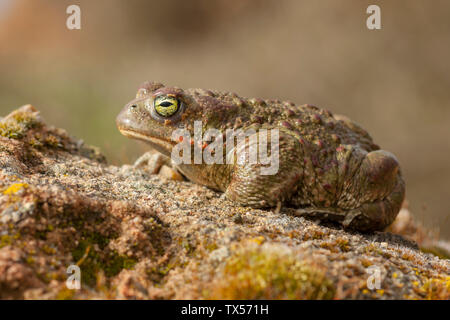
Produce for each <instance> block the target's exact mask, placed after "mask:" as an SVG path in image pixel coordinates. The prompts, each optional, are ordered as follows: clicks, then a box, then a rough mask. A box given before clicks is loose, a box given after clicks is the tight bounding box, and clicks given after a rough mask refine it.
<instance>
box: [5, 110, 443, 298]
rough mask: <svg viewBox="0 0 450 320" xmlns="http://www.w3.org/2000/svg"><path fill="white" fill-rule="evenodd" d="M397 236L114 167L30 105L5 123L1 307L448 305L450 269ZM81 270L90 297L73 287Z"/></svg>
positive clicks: (131, 168) (83, 288) (143, 170)
mask: <svg viewBox="0 0 450 320" xmlns="http://www.w3.org/2000/svg"><path fill="white" fill-rule="evenodd" d="M164 167H165V165H164V164H161V169H162V170H166V171H167V170H168V169H170V168H168V167H167V169H164ZM169 176H170V175H169ZM392 232H394V231H392V230H391V233H383V232H381V233H374V234H360V233H356V232H352V233H349V232H346V231H344V230H342V229H340V228H338V227H336V226H333V225H322V224H315V223H314V222H313V221H310V220H307V219H305V218H303V217H298V216H296V215H295V209H293V208H281V209H280V212H279V213H276V212H273V210H272V211H271V210H256V209H249V208H243V207H239V206H237V205H235V204H234V203H231V202H229V201H227V200H226V199H225V198H224V197H223V196H222V194H220V193H217V192H214V191H212V190H210V189H207V188H206V187H203V186H199V185H196V184H193V183H191V182H188V181H174V180H170V179H166V178H164V177H161V176H160V175H155V174H152V173H151V172H149V170H148V169H146V168H145V166H140V165H138V166H130V165H124V166H122V167H117V166H112V165H108V164H107V163H106V161H105V158H104V157H103V156H102V155H101V154H100V152H99V151H98V149H96V148H92V147H89V146H86V145H84V144H83V142H82V141H81V140H77V139H75V138H72V137H70V136H69V135H68V134H67V133H66V132H65V131H64V130H62V129H57V128H53V127H50V126H47V125H45V123H44V122H43V121H42V119H40V118H39V115H38V112H37V111H36V109H35V108H33V107H31V106H26V107H22V108H20V109H18V110H16V111H15V112H13V113H11V114H10V115H8V116H6V117H5V118H3V119H2V120H1V121H0V298H2V299H8V298H27V299H94V298H95V299H114V298H120V299H157V298H158V299H161V298H162V299H207V298H223V299H235V298H245V299H247V298H249V299H259V298H261V299H403V298H408V299H409V298H410V299H428V298H431V299H449V298H450V292H449V290H450V289H449V288H450V277H449V270H450V264H449V260H447V259H441V258H439V257H437V256H434V255H432V254H430V253H424V252H421V251H420V250H418V249H417V246H416V245H415V242H413V241H412V240H411V239H410V240H407V239H405V238H404V237H403V236H401V235H398V234H393V233H392ZM413 240H414V239H413ZM70 265H76V266H79V267H80V270H81V289H79V290H73V289H69V288H67V287H66V280H67V276H68V274H67V268H68V267H69V266H70ZM374 270H376V271H378V273H376V274H378V275H379V277H380V279H379V280H380V287H379V288H372V283H371V282H370V281H371V279H372V278H373V277H372V278H370V277H371V275H372V274H373V271H374Z"/></svg>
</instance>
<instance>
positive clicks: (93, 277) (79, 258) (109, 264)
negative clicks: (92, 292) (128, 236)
mask: <svg viewBox="0 0 450 320" xmlns="http://www.w3.org/2000/svg"><path fill="white" fill-rule="evenodd" d="M108 242H109V239H107V238H105V237H102V236H100V235H99V234H93V235H92V236H91V237H89V238H88V239H85V240H82V241H80V243H79V244H78V246H77V247H76V248H75V249H74V250H73V251H72V257H73V259H74V261H75V262H76V263H77V264H78V265H79V266H80V269H81V281H82V282H83V283H85V284H87V285H88V286H91V287H93V286H95V284H96V282H97V275H98V273H99V272H100V271H103V272H104V274H105V276H107V277H112V276H115V275H117V274H118V273H119V272H120V271H121V270H122V269H131V268H133V267H134V265H135V264H136V262H137V260H135V259H133V258H130V257H127V256H125V255H120V254H118V253H117V252H116V251H114V250H107V249H105V247H106V245H107V243H108ZM95 245H97V246H95ZM96 247H97V248H98V249H95V248H96Z"/></svg>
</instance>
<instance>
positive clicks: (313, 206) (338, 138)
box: [117, 82, 405, 231]
mask: <svg viewBox="0 0 450 320" xmlns="http://www.w3.org/2000/svg"><path fill="white" fill-rule="evenodd" d="M198 123H201V131H202V133H205V132H206V131H207V130H208V129H212V128H214V129H217V130H219V131H220V132H223V134H224V135H225V132H226V130H227V129H228V130H230V129H233V130H238V129H242V130H250V129H252V130H256V133H255V135H256V139H251V138H252V137H247V139H246V141H245V142H246V143H247V148H249V146H251V145H252V143H253V144H255V145H256V144H257V148H256V149H257V150H259V149H258V148H261V146H260V145H259V144H258V141H262V138H261V136H260V135H259V132H260V130H262V129H266V130H271V129H278V131H277V133H278V136H277V138H278V137H279V139H278V140H277V141H276V142H274V141H272V140H271V145H270V146H269V147H268V149H269V150H272V152H273V150H275V149H271V147H272V146H273V145H274V144H276V147H277V148H276V150H277V157H278V160H279V161H278V163H277V171H276V173H274V174H267V173H266V174H262V172H261V167H263V165H262V164H261V163H251V162H249V161H247V162H245V161H244V162H238V161H236V157H235V158H234V160H233V161H232V162H231V163H230V162H229V161H226V160H227V159H225V158H226V157H227V156H229V153H228V154H227V153H226V152H223V154H221V157H222V156H223V160H224V161H221V163H217V162H216V163H205V162H204V161H203V162H200V163H199V162H198V161H195V162H194V153H191V154H190V157H191V159H190V160H191V161H190V162H189V163H181V164H178V165H176V168H177V169H178V170H179V171H180V172H181V173H182V174H183V175H185V176H186V177H187V178H188V179H189V180H191V181H194V182H196V183H199V184H202V185H205V186H208V187H210V188H213V189H215V190H219V191H223V192H225V195H226V197H227V198H228V199H230V200H232V201H234V202H236V203H238V204H240V205H244V206H250V207H254V208H264V207H275V206H277V205H280V204H284V205H287V206H293V207H295V208H298V212H299V213H300V214H303V215H307V216H311V217H316V218H318V219H321V220H333V221H336V222H339V223H341V224H342V225H343V226H344V227H346V228H349V229H355V230H360V231H371V230H381V229H383V228H384V227H386V226H387V225H389V224H390V223H392V221H393V220H394V219H395V217H396V216H397V213H398V212H399V210H400V207H401V204H402V202H403V199H404V194H405V184H404V181H403V179H402V176H401V173H400V168H399V164H398V161H397V159H396V158H395V156H394V155H393V154H391V153H389V152H387V151H384V150H380V148H379V147H378V146H377V145H376V144H374V143H373V141H372V139H371V137H370V136H369V134H368V133H367V132H366V131H365V130H364V129H362V128H361V127H359V126H358V125H357V124H355V123H354V122H352V121H350V120H349V119H347V118H346V117H343V116H339V115H333V114H332V113H331V112H329V111H327V110H324V109H319V108H317V107H315V106H312V105H296V104H294V103H290V102H282V101H279V100H262V99H247V98H243V97H240V96H238V95H236V94H234V93H227V92H217V91H210V90H203V89H187V90H183V89H180V88H176V87H166V86H164V85H163V84H160V83H154V82H146V83H144V84H143V85H141V87H140V88H139V90H138V93H137V96H136V98H135V99H134V100H132V101H131V102H129V103H128V104H127V105H126V106H125V107H124V109H123V110H122V112H121V113H120V114H119V115H118V117H117V126H118V128H119V130H120V132H121V133H122V134H124V135H125V136H127V137H131V138H135V139H140V140H143V141H146V142H148V143H149V144H150V145H151V146H152V147H154V148H155V149H156V150H157V151H159V152H160V153H162V154H163V155H165V156H168V157H170V156H171V154H172V151H173V150H174V148H176V146H177V143H179V141H174V140H173V139H172V134H173V132H174V130H179V129H183V130H187V132H189V133H190V134H191V136H194V129H195V127H196V124H198ZM267 137H268V136H267ZM181 140H182V138H181V139H180V141H181ZM266 140H269V139H268V138H267V139H266ZM223 142H225V143H229V141H225V139H224V140H223ZM194 145H195V143H193V146H192V148H194ZM206 145H207V143H206ZM204 147H205V146H203V149H204ZM239 148H241V149H242V146H240V145H236V146H235V148H234V149H233V152H234V153H236V150H238V149H239ZM244 149H245V148H244ZM246 150H247V149H246Z"/></svg>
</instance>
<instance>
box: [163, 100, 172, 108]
mask: <svg viewBox="0 0 450 320" xmlns="http://www.w3.org/2000/svg"><path fill="white" fill-rule="evenodd" d="M171 105H172V102H169V101H164V102H162V103H160V106H161V107H170V106H171Z"/></svg>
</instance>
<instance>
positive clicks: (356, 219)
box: [342, 174, 405, 231]
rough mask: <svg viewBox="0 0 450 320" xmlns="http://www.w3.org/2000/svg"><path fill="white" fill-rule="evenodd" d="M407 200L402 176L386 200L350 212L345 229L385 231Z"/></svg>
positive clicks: (398, 178)
mask: <svg viewBox="0 0 450 320" xmlns="http://www.w3.org/2000/svg"><path fill="white" fill-rule="evenodd" d="M404 198H405V182H404V181H403V179H402V177H401V176H400V174H398V176H397V184H396V186H395V188H394V189H393V190H392V192H391V193H390V194H389V195H388V196H387V197H385V198H384V199H381V200H378V201H374V202H366V203H363V204H362V205H361V206H360V207H359V208H357V209H353V210H350V211H349V212H348V213H347V214H346V216H345V219H344V221H343V222H342V224H343V225H344V227H346V228H348V229H353V230H359V231H375V230H383V229H384V228H385V227H387V226H388V225H390V224H391V223H392V222H393V221H394V219H395V218H396V217H397V214H398V212H399V211H400V209H401V206H402V203H403V200H404Z"/></svg>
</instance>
